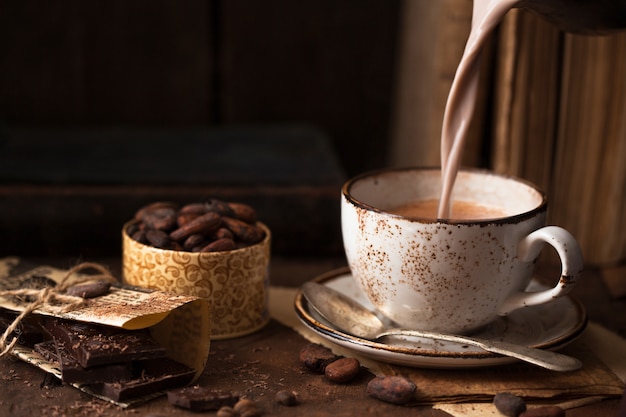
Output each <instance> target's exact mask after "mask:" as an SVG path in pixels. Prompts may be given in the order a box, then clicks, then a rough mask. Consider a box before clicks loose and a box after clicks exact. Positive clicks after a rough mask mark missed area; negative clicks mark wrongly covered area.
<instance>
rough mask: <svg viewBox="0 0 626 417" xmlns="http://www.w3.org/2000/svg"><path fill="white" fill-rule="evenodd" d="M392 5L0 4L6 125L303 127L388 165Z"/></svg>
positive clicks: (371, 0)
mask: <svg viewBox="0 0 626 417" xmlns="http://www.w3.org/2000/svg"><path fill="white" fill-rule="evenodd" d="M398 13H399V1H397V0H394V1H382V0H364V1H360V0H349V1H341V2H336V1H333V0H321V1H318V0H303V1H298V2H291V1H288V0H266V1H262V2H260V1H251V0H228V1H223V0H209V1H206V0H188V1H184V2H171V1H164V0H133V1H130V2H129V1H121V0H107V1H103V0H95V1H79V0H59V1H54V2H48V1H44V0H1V1H0V122H1V123H4V124H5V125H9V126H12V125H16V124H17V125H28V126H33V125H35V126H41V125H62V126H68V125H72V126H75V125H79V126H97V125H111V124H115V125H120V124H121V125H141V126H144V125H148V126H155V125H156V126H159V125H166V126H170V127H171V126H186V125H203V126H214V125H228V124H248V123H283V122H293V121H296V122H306V123H310V124H313V125H315V126H318V127H320V128H321V129H323V130H325V131H326V132H327V133H328V134H329V136H330V137H331V138H332V140H333V142H334V144H335V147H336V148H337V151H338V153H339V155H340V157H341V160H342V163H344V165H345V166H346V169H347V171H348V173H356V172H360V171H362V170H366V169H371V168H378V167H380V166H381V165H384V164H385V162H386V159H385V158H386V149H387V143H386V142H387V135H388V125H389V120H388V119H389V117H390V116H389V113H390V107H391V105H390V103H391V97H390V96H391V94H392V86H393V71H394V66H395V44H396V36H397V22H398Z"/></svg>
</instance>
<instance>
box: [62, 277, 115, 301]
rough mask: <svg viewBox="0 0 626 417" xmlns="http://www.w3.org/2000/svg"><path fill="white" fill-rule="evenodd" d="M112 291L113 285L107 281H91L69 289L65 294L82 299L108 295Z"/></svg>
mask: <svg viewBox="0 0 626 417" xmlns="http://www.w3.org/2000/svg"><path fill="white" fill-rule="evenodd" d="M110 289H111V283H110V282H107V281H91V282H85V283H83V284H76V285H73V286H71V287H69V288H68V289H67V290H66V291H65V294H67V295H72V296H74V297H81V298H96V297H100V296H101V295H106V294H108V293H109V290H110Z"/></svg>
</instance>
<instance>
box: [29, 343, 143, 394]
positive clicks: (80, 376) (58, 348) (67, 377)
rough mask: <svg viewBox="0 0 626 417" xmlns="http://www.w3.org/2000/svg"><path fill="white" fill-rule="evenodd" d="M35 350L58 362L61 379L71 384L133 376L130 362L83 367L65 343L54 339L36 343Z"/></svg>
mask: <svg viewBox="0 0 626 417" xmlns="http://www.w3.org/2000/svg"><path fill="white" fill-rule="evenodd" d="M35 351H36V352H37V353H39V354H40V355H41V356H43V357H44V358H45V359H47V360H48V361H50V362H56V363H57V364H58V366H59V368H60V369H61V380H62V381H63V382H67V383H70V384H71V383H80V384H93V383H97V382H115V381H119V380H123V379H130V378H131V377H132V366H131V364H130V363H114V364H110V365H101V366H92V367H91V368H83V367H82V366H80V364H79V363H78V361H77V360H76V359H74V357H73V356H72V355H71V354H70V353H69V352H67V350H66V349H65V347H64V346H63V345H56V344H55V342H54V341H52V340H49V341H47V342H42V343H38V344H36V345H35Z"/></svg>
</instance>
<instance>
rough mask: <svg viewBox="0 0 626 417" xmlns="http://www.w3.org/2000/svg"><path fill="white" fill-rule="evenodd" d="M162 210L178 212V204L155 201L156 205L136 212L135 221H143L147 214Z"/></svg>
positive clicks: (150, 205) (144, 207)
mask: <svg viewBox="0 0 626 417" xmlns="http://www.w3.org/2000/svg"><path fill="white" fill-rule="evenodd" d="M162 208H170V209H173V210H176V209H177V208H178V204H176V203H173V202H171V201H155V202H154V203H150V204H147V205H145V206H143V207H141V208H140V209H139V210H137V211H136V212H135V220H137V221H142V220H143V216H144V214H146V213H147V212H149V211H154V210H158V209H162Z"/></svg>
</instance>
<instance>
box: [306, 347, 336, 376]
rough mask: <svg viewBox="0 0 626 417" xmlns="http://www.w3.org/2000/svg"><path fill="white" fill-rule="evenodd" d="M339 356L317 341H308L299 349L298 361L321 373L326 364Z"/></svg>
mask: <svg viewBox="0 0 626 417" xmlns="http://www.w3.org/2000/svg"><path fill="white" fill-rule="evenodd" d="M339 358H340V357H339V356H337V355H335V354H334V353H333V352H332V351H331V350H330V349H328V348H327V347H325V346H322V345H319V344H317V343H309V344H308V345H306V346H304V347H303V348H302V349H301V350H300V362H301V363H302V364H304V366H306V367H307V368H308V369H310V370H311V371H313V372H315V373H318V374H323V373H324V369H326V366H327V365H328V364H329V363H331V362H334V361H336V360H337V359H339Z"/></svg>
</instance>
